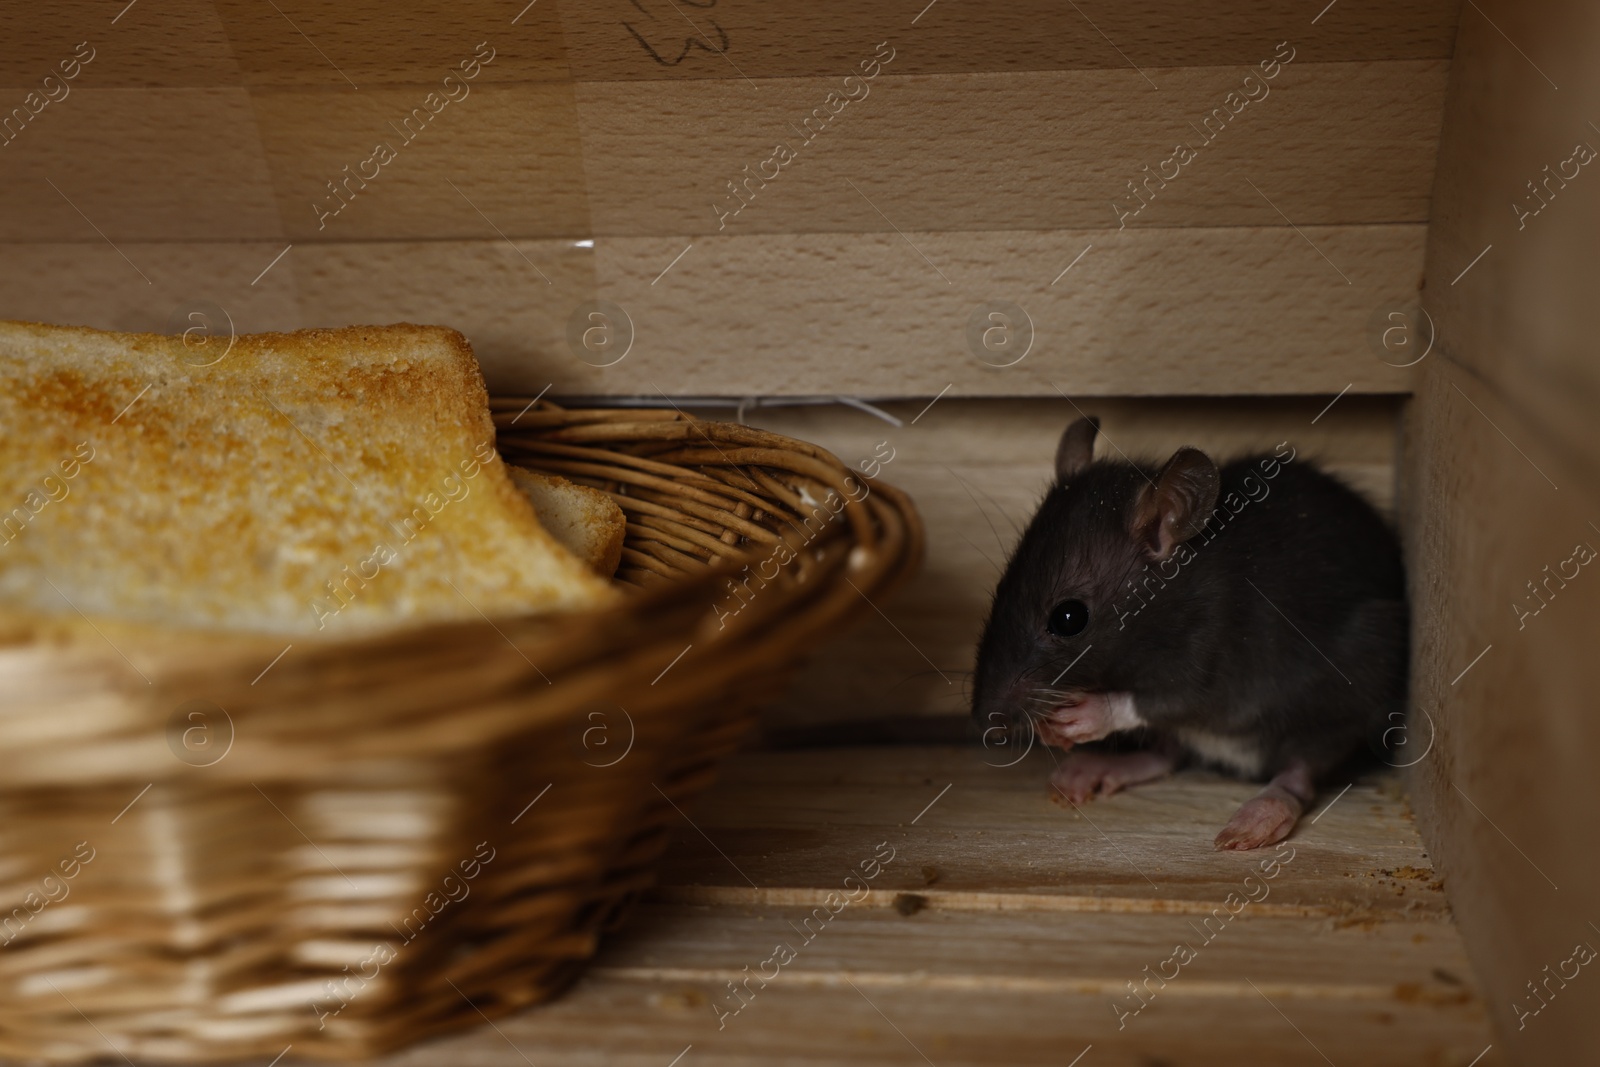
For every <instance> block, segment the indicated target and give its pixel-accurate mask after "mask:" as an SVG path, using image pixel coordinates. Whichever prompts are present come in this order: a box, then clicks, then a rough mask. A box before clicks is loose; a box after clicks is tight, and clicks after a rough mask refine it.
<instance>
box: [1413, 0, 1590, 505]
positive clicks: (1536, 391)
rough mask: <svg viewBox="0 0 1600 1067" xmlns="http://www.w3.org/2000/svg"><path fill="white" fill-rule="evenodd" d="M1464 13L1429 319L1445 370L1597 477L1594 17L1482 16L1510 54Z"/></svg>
mask: <svg viewBox="0 0 1600 1067" xmlns="http://www.w3.org/2000/svg"><path fill="white" fill-rule="evenodd" d="M1466 10H1467V12H1468V13H1467V14H1466V15H1464V16H1463V20H1462V37H1461V47H1462V49H1463V58H1462V61H1461V62H1462V64H1463V66H1462V70H1461V73H1460V75H1459V76H1458V77H1457V78H1456V80H1455V82H1454V84H1453V86H1452V89H1451V96H1450V108H1449V111H1448V122H1447V124H1446V127H1445V132H1444V139H1443V141H1442V142H1441V144H1440V159H1441V164H1440V169H1439V174H1440V178H1439V181H1438V184H1437V188H1436V192H1435V195H1436V197H1437V207H1436V210H1435V224H1434V226H1433V229H1432V232H1431V234H1430V243H1429V253H1428V258H1429V263H1428V292H1427V306H1428V307H1429V309H1430V310H1431V312H1432V314H1433V315H1434V317H1435V319H1436V320H1437V322H1438V326H1439V331H1440V335H1441V337H1442V338H1443V344H1444V346H1445V347H1446V349H1447V350H1448V351H1449V352H1450V353H1451V355H1452V356H1453V357H1454V358H1455V359H1457V360H1458V361H1460V362H1461V363H1462V364H1463V365H1464V366H1466V367H1470V368H1471V369H1472V370H1473V371H1475V372H1477V373H1478V374H1479V375H1481V376H1482V377H1483V378H1485V379H1486V380H1487V381H1489V382H1491V383H1493V386H1494V389H1495V391H1496V392H1498V393H1499V394H1501V395H1502V396H1504V397H1505V398H1506V400H1507V402H1509V403H1510V404H1512V405H1513V406H1515V407H1516V408H1518V409H1519V410H1520V411H1522V412H1523V413H1524V414H1525V415H1527V416H1528V417H1529V418H1530V420H1532V421H1533V422H1535V423H1537V424H1539V425H1541V426H1542V427H1543V428H1545V429H1546V430H1547V431H1548V432H1549V433H1550V434H1551V435H1552V439H1553V441H1555V442H1558V443H1559V444H1560V445H1561V446H1563V447H1564V448H1565V449H1566V450H1567V452H1568V454H1569V455H1570V456H1571V457H1573V458H1574V459H1575V460H1576V461H1577V462H1579V463H1582V464H1584V465H1585V467H1586V468H1587V470H1588V471H1589V473H1590V475H1591V476H1593V477H1600V420H1597V419H1596V418H1595V411H1596V409H1597V407H1600V359H1597V358H1596V357H1595V338H1596V337H1597V336H1600V300H1597V299H1596V296H1597V295H1600V273H1597V271H1596V262H1597V260H1596V256H1597V253H1596V247H1597V246H1596V235H1597V234H1600V165H1597V163H1600V126H1597V125H1596V123H1600V70H1597V68H1596V64H1595V49H1596V48H1597V47H1600V7H1596V6H1595V5H1593V4H1583V3H1576V2H1574V3H1555V2H1540V3H1527V4H1510V3H1497V4H1494V5H1485V6H1484V8H1483V10H1484V11H1485V12H1487V13H1488V15H1489V17H1492V18H1493V20H1494V25H1495V26H1498V27H1499V28H1500V30H1501V31H1503V32H1504V33H1505V34H1506V35H1507V36H1509V37H1510V38H1511V40H1512V41H1514V42H1516V45H1517V47H1513V46H1512V45H1510V44H1508V43H1507V41H1506V38H1505V37H1502V36H1501V35H1500V33H1497V32H1496V31H1495V29H1494V26H1491V25H1490V23H1489V21H1488V19H1487V18H1485V17H1484V16H1483V15H1480V14H1478V13H1476V12H1473V11H1472V10H1471V9H1470V8H1469V9H1466ZM1518 48H1520V49H1521V51H1520V52H1519V51H1518ZM1547 78H1549V79H1554V81H1553V82H1551V81H1548V80H1546V79H1547ZM1557 87H1559V88H1557ZM1579 146H1583V149H1584V150H1583V151H1580V150H1579ZM1585 157H1587V158H1588V159H1589V160H1590V162H1587V163H1580V162H1578V160H1580V159H1582V158H1585ZM1563 174H1565V175H1567V176H1568V177H1567V178H1563V177H1562V175H1563ZM1574 175H1575V176H1574ZM1480 256H1481V257H1482V258H1479V257H1480Z"/></svg>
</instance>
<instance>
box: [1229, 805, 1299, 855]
mask: <svg viewBox="0 0 1600 1067" xmlns="http://www.w3.org/2000/svg"><path fill="white" fill-rule="evenodd" d="M1301 810H1302V809H1301V806H1300V802H1299V801H1298V800H1296V799H1295V798H1293V797H1291V796H1276V795H1273V794H1271V793H1262V794H1260V795H1258V796H1253V797H1251V798H1250V799H1249V800H1247V801H1245V802H1244V804H1242V805H1241V806H1240V808H1239V810H1238V811H1236V812H1234V813H1233V818H1231V819H1229V820H1228V825H1226V826H1224V827H1223V828H1222V832H1221V833H1219V834H1218V835H1217V839H1216V841H1215V842H1214V844H1215V846H1216V847H1217V848H1218V849H1244V848H1261V847H1262V846H1263V845H1273V844H1277V843H1278V842H1279V841H1282V840H1283V839H1284V838H1286V837H1288V836H1289V832H1290V831H1291V830H1293V829H1294V824H1295V823H1296V822H1297V821H1299V819H1300V812H1301Z"/></svg>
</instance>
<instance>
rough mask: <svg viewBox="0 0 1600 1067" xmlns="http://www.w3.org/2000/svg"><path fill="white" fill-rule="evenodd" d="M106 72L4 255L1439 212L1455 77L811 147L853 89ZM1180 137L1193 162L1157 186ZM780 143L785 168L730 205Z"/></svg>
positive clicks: (1094, 86) (71, 106) (1118, 80)
mask: <svg viewBox="0 0 1600 1067" xmlns="http://www.w3.org/2000/svg"><path fill="white" fill-rule="evenodd" d="M267 10H268V12H269V14H270V8H269V9H267ZM105 47H106V50H107V51H109V50H110V48H111V46H110V45H109V44H107V45H106V46H105ZM68 54H70V53H68ZM461 54H462V56H464V57H465V56H471V55H472V54H473V53H472V48H471V46H470V45H468V46H466V47H464V48H463V49H462V50H461ZM867 54H868V55H870V54H871V52H870V49H868V51H867ZM1272 54H1273V53H1272V51H1271V50H1270V48H1269V49H1268V50H1267V51H1266V52H1265V53H1264V56H1266V57H1271V56H1272ZM101 58H102V57H100V56H98V55H97V57H96V59H95V60H94V62H93V63H91V64H89V65H87V66H86V67H84V68H83V72H82V73H81V74H80V75H79V77H78V79H77V80H76V82H75V83H74V87H73V91H72V92H71V94H70V95H69V96H67V97H66V98H65V99H64V100H62V101H60V102H59V103H56V104H52V105H49V106H48V107H46V108H45V110H44V111H43V112H42V113H41V114H39V115H38V116H37V117H36V118H34V120H33V121H32V122H31V123H30V124H29V125H28V126H27V127H26V128H24V129H22V130H21V131H20V134H19V135H18V136H17V137H16V139H15V140H14V141H12V142H11V143H10V144H7V145H6V146H5V153H4V156H3V157H0V165H3V166H4V168H5V173H6V175H7V180H8V182H9V183H13V187H12V188H10V189H9V190H8V195H7V196H6V197H5V198H4V199H3V200H0V240H7V241H49V240H84V241H97V240H99V239H100V238H99V237H98V236H97V235H96V234H95V232H94V231H93V229H92V228H90V227H89V226H86V225H84V220H83V216H87V217H88V218H89V219H91V220H93V222H94V225H96V226H98V227H99V228H100V229H101V230H102V231H104V232H105V233H106V234H107V235H108V236H110V238H111V239H112V240H115V241H119V242H120V241H124V240H127V241H173V240H179V241H195V240H200V241H220V240H249V239H276V238H278V237H280V236H281V237H284V238H285V239H288V240H294V241H300V242H306V241H351V240H362V239H373V240H376V239H384V240H393V239H402V238H413V239H416V238H424V239H433V240H438V239H460V238H491V239H492V238H495V237H497V236H498V235H500V234H505V235H508V236H510V237H515V238H536V237H570V238H588V237H596V236H625V237H639V236H671V237H677V236H678V235H679V234H684V235H688V236H691V237H692V236H696V235H710V234H715V233H719V232H720V233H724V234H734V235H749V234H756V233H774V234H781V233H817V232H845V233H884V234H889V235H893V234H894V233H895V231H896V229H899V230H901V231H905V232H907V233H915V232H917V231H990V230H1042V229H1069V228H1070V229H1104V228H1107V227H1110V228H1112V229H1116V228H1117V227H1118V225H1119V219H1122V217H1123V214H1124V213H1126V214H1127V218H1126V220H1125V221H1126V224H1127V225H1128V226H1130V227H1138V228H1141V229H1149V228H1154V229H1168V228H1177V227H1189V226H1270V227H1274V228H1281V227H1284V226H1285V223H1284V220H1285V219H1288V220H1289V221H1290V222H1292V223H1293V224H1294V225H1297V226H1301V227H1309V226H1325V225H1338V224H1357V223H1399V222H1423V221H1425V220H1426V219H1427V215H1428V196H1429V185H1430V183H1431V182H1432V178H1433V155H1434V147H1435V144H1436V138H1437V134H1438V125H1439V112H1440V107H1441V104H1442V100H1443V93H1444V85H1445V75H1446V71H1447V69H1448V64H1447V62H1446V61H1445V60H1415V61H1382V62H1361V63H1334V64H1309V63H1304V62H1301V61H1298V60H1297V61H1296V62H1294V63H1292V64H1289V65H1287V66H1284V67H1283V68H1282V70H1281V71H1280V73H1279V74H1278V75H1277V77H1276V78H1274V79H1272V80H1270V81H1268V82H1266V83H1265V84H1266V86H1267V88H1268V92H1267V95H1266V96H1265V97H1264V98H1262V99H1260V100H1258V101H1256V102H1254V103H1251V104H1248V105H1242V106H1244V110H1243V111H1242V112H1241V113H1240V114H1238V115H1231V114H1229V113H1228V110H1227V109H1226V108H1224V109H1223V117H1224V118H1225V119H1227V125H1226V127H1224V128H1221V129H1220V131H1217V132H1215V133H1213V134H1212V136H1214V140H1213V141H1210V143H1208V139H1207V136H1206V134H1207V131H1206V130H1204V129H1200V128H1199V126H1200V123H1201V121H1202V120H1203V119H1205V118H1206V117H1207V116H1208V115H1210V114H1211V111H1212V109H1213V108H1217V107H1223V102H1224V100H1225V98H1227V96H1228V94H1229V93H1230V92H1235V91H1236V90H1239V89H1240V86H1241V85H1242V83H1243V81H1242V80H1243V78H1244V77H1245V76H1246V74H1248V73H1249V68H1248V67H1245V68H1241V67H1239V66H1229V67H1187V68H1160V69H1153V70H1152V71H1151V72H1150V73H1151V74H1152V76H1154V77H1159V78H1160V79H1161V84H1162V89H1161V91H1159V92H1157V91H1154V90H1152V89H1151V88H1150V87H1149V85H1147V84H1146V83H1145V81H1144V79H1143V77H1141V76H1140V75H1139V74H1138V73H1137V72H1135V71H1132V70H1128V69H1122V70H1115V69H1112V70H1070V71H1031V72H1019V73H1012V74H1000V73H965V74H943V75H913V76H901V75H900V74H899V72H897V71H895V72H894V73H893V74H891V71H893V67H892V65H891V67H886V68H884V73H883V74H881V75H880V76H879V77H878V78H877V79H876V80H874V81H873V82H872V83H871V88H870V92H869V94H868V95H867V96H866V97H865V98H863V99H861V100H859V101H857V102H855V103H852V104H850V105H848V107H847V109H846V110H844V111H843V112H842V113H840V114H838V115H837V116H829V115H828V112H827V111H826V109H825V110H824V117H826V118H827V120H828V121H827V125H826V126H823V127H821V128H820V131H819V132H815V133H814V134H813V139H812V140H810V142H809V143H807V139H806V137H807V134H808V133H811V131H812V130H813V129H816V126H815V122H816V120H813V127H810V128H801V129H798V130H797V127H798V126H799V124H800V123H801V122H802V121H803V120H806V119H807V118H809V117H811V114H812V109H813V108H817V107H820V106H822V104H823V101H824V99H825V98H827V96H828V94H829V93H830V92H831V91H833V90H834V89H836V88H838V85H839V80H838V78H782V79H770V80H767V81H764V82H763V83H762V88H761V90H760V91H759V92H754V93H753V92H752V91H751V89H750V86H749V85H748V84H747V83H745V82H743V81H741V80H739V79H733V80H731V81H730V80H719V81H702V80H687V81H672V82H632V81H629V82H606V83H585V84H580V85H577V86H574V85H572V84H570V83H559V82H549V81H543V82H523V83H517V84H509V85H508V84H494V83H491V82H488V81H485V80H483V79H486V78H487V76H488V74H487V72H488V71H490V70H492V69H493V66H494V64H490V65H489V66H487V67H484V68H483V71H484V73H482V74H480V75H479V80H476V81H474V82H471V83H463V85H465V86H466V88H467V89H468V90H470V91H468V92H467V94H466V96H465V97H464V98H463V99H461V100H459V101H458V102H454V103H450V102H436V104H435V106H436V107H439V108H441V110H439V112H438V114H431V113H430V112H429V111H428V110H427V109H425V108H424V109H423V110H422V112H421V119H417V118H414V117H413V109H416V108H422V107H423V104H424V101H425V100H426V99H427V98H428V96H429V93H430V92H432V91H433V90H435V89H439V88H441V86H442V83H439V84H431V83H425V84H420V85H405V86H384V85H370V86H368V87H366V88H364V89H362V90H361V91H360V92H351V91H348V90H347V91H345V92H333V91H320V90H317V91H314V90H299V91H294V90H255V91H249V90H246V89H243V88H237V87H235V88H226V87H216V88H168V89H136V90H130V89H106V88H101V87H99V83H98V82H97V81H96V80H95V76H96V74H97V71H96V64H98V63H99V62H100V59H101ZM498 62H499V58H498V57H497V58H496V59H495V63H498ZM442 69H443V70H449V69H450V67H448V66H446V67H443V68H442ZM461 91H462V89H461V88H460V87H457V89H456V92H457V93H460V92H461ZM856 91H857V92H859V91H862V90H856ZM15 95H17V96H18V97H19V102H20V98H21V96H22V95H23V91H22V90H21V89H18V90H16V91H15ZM434 99H435V100H436V101H439V100H440V99H441V98H439V97H435V98H434ZM1236 99H1238V98H1237V97H1236ZM1064 100H1066V101H1071V106H1067V107H1063V106H1061V102H1062V101H1064ZM1374 114H1381V115H1382V116H1383V121H1381V122H1374V121H1373V120H1372V117H1373V115H1374ZM408 118H409V119H410V120H411V125H409V126H406V125H402V124H403V123H404V122H406V120H407V119H408ZM1213 122H1215V120H1213ZM378 143H383V144H386V145H389V146H390V147H391V148H392V150H393V151H394V154H395V158H394V159H393V160H392V161H390V162H388V163H386V164H384V165H383V166H381V167H379V166H376V165H375V164H373V163H370V162H367V161H368V160H369V157H372V156H373V155H374V146H375V145H376V144H378ZM1179 143H1183V144H1187V145H1189V146H1191V147H1192V148H1195V149H1196V150H1197V152H1198V154H1197V156H1196V158H1195V159H1194V160H1193V161H1192V162H1190V163H1188V164H1187V165H1186V166H1184V167H1182V168H1181V169H1180V168H1177V167H1176V166H1174V165H1172V164H1170V163H1167V164H1166V174H1167V175H1168V176H1169V177H1171V180H1170V181H1164V180H1162V178H1161V177H1160V176H1159V175H1158V171H1159V170H1160V169H1161V167H1162V165H1163V162H1164V161H1166V160H1168V159H1169V157H1171V156H1172V155H1173V153H1174V146H1175V145H1176V144H1179ZM778 144H784V145H787V146H789V147H790V148H792V149H793V150H794V152H795V153H796V159H795V161H794V162H792V163H790V164H788V165H787V166H785V167H783V168H782V169H781V170H780V169H778V168H776V167H774V166H770V165H768V166H766V170H765V173H767V174H769V175H773V177H772V180H771V181H770V182H767V181H763V180H762V179H761V178H760V177H759V176H758V177H756V178H753V179H750V181H751V184H749V185H741V186H740V188H739V191H738V193H737V195H736V194H735V193H734V192H733V191H732V190H730V188H729V185H728V183H729V182H744V181H745V180H746V179H748V178H750V175H751V174H754V173H756V172H757V170H758V167H757V164H759V163H761V162H762V161H764V160H766V159H768V158H769V157H771V156H772V155H773V151H774V146H775V145H778ZM85 158H93V159H95V160H96V163H97V165H96V166H94V167H89V168H86V167H82V166H81V165H79V164H80V162H81V161H82V160H83V159H85ZM668 160H670V161H672V162H671V165H670V166H663V165H662V164H663V163H664V162H665V161H668ZM746 167H748V168H750V169H749V170H746V169H745V168H746ZM1146 167H1148V168H1150V169H1149V171H1148V172H1146V171H1145V169H1144V168H1146ZM346 168H348V169H346ZM1147 173H1148V174H1149V175H1156V176H1155V177H1152V178H1150V179H1149V181H1150V184H1149V185H1145V184H1144V183H1145V181H1146V178H1147ZM50 182H54V183H55V185H56V186H57V188H55V189H53V188H52V187H51V185H50V184H49V183H50ZM330 182H332V183H335V185H340V186H341V188H340V189H339V190H338V191H335V190H333V189H331V188H330V186H329V183H330ZM345 182H348V183H349V184H341V183H345ZM452 182H453V183H454V186H455V187H454V188H452V185H451V183H452ZM1129 182H1133V183H1134V184H1135V185H1137V186H1138V187H1139V191H1138V193H1137V194H1136V193H1135V192H1134V191H1133V190H1131V189H1130V188H1129V185H1128V183H1129ZM1252 184H1253V186H1254V188H1252ZM852 185H853V186H854V187H852ZM976 189H982V190H983V195H982V196H974V195H973V192H974V190H976ZM58 190H59V191H58ZM341 197H342V198H343V199H342V200H341ZM1140 197H1148V199H1149V202H1148V204H1147V206H1145V207H1144V208H1143V210H1141V211H1138V213H1137V214H1136V215H1134V214H1131V213H1132V212H1133V211H1134V210H1135V209H1138V208H1139V206H1140V203H1141V200H1140ZM741 198H747V199H741ZM69 199H70V201H71V202H70V203H69V202H68V200H69ZM346 201H348V202H347V203H346ZM1114 202H1116V203H1122V204H1123V205H1124V208H1123V213H1119V212H1118V210H1117V209H1116V208H1114V207H1113V203H1114ZM342 203H343V204H344V209H343V210H342V211H339V212H338V213H337V214H336V215H330V216H328V217H325V216H324V214H323V212H324V211H326V212H329V213H331V212H334V211H335V210H336V209H338V208H340V206H341V204H342ZM316 205H321V210H318V208H317V206H316ZM741 205H743V208H742V210H740V207H741ZM79 211H81V212H82V213H83V216H80V215H79V214H78V212H79ZM735 211H737V212H738V214H737V215H734V214H732V212H735ZM724 213H726V214H727V215H728V217H727V219H726V220H725V221H724V220H723V218H722V216H723V214H724ZM680 247H681V245H680ZM1080 247H1081V246H1080ZM658 269H659V268H658ZM1059 269H1060V268H1059V267H1058V268H1057V270H1059ZM1051 276H1052V277H1053V276H1054V272H1051ZM1046 280H1047V281H1048V279H1046Z"/></svg>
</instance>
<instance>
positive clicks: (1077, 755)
mask: <svg viewBox="0 0 1600 1067" xmlns="http://www.w3.org/2000/svg"><path fill="white" fill-rule="evenodd" d="M1175 765H1176V760H1174V759H1173V758H1172V757H1171V756H1168V755H1165V754H1163V753H1160V752H1154V751H1143V752H1085V751H1084V750H1083V749H1081V748H1075V749H1073V750H1071V751H1070V752H1068V753H1067V754H1066V757H1065V758H1064V759H1063V760H1062V762H1061V766H1059V767H1057V768H1056V769H1055V771H1054V772H1053V773H1052V774H1051V775H1050V784H1051V785H1052V786H1053V787H1054V788H1055V789H1056V791H1057V792H1059V793H1060V794H1061V795H1062V796H1064V797H1066V798H1067V799H1068V800H1070V801H1072V802H1073V803H1074V804H1082V803H1084V802H1086V801H1089V800H1093V799H1094V798H1095V797H1096V796H1103V797H1108V796H1110V795H1111V794H1112V793H1115V792H1116V791H1117V790H1119V789H1122V788H1124V787H1126V786H1130V785H1138V784H1139V783H1140V782H1153V781H1155V780H1156V779H1157V778H1162V777H1165V776H1166V775H1168V774H1171V773H1172V768H1173V767H1174V766H1175Z"/></svg>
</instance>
